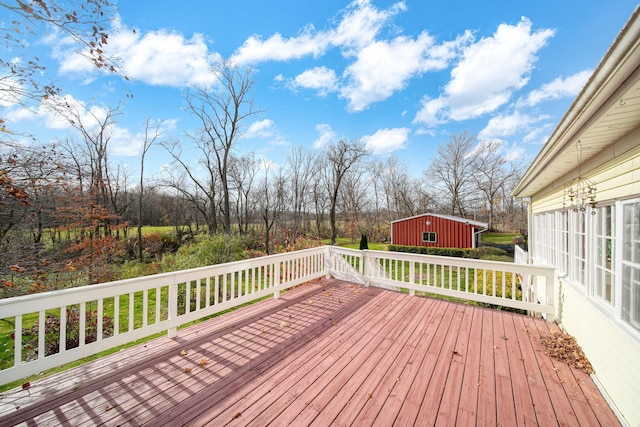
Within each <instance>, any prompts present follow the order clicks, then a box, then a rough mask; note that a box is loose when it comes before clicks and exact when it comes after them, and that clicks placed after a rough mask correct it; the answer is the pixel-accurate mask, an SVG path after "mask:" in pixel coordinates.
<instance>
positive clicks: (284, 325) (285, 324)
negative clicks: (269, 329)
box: [280, 321, 291, 328]
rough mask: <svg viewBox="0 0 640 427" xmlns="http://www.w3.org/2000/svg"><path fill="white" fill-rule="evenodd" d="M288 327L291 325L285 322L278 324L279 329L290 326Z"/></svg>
mask: <svg viewBox="0 0 640 427" xmlns="http://www.w3.org/2000/svg"><path fill="white" fill-rule="evenodd" d="M290 325H291V323H289V322H285V321H282V322H280V327H281V328H284V327H286V326H290Z"/></svg>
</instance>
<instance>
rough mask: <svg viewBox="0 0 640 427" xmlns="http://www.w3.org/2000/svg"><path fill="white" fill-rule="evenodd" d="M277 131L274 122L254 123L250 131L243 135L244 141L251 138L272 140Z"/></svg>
mask: <svg viewBox="0 0 640 427" xmlns="http://www.w3.org/2000/svg"><path fill="white" fill-rule="evenodd" d="M274 131H275V124H274V123H273V120H269V119H264V120H259V121H257V122H253V123H252V124H251V125H250V126H249V129H247V131H246V132H245V133H244V134H243V135H242V137H243V138H244V139H249V138H270V137H271V136H273V133H274Z"/></svg>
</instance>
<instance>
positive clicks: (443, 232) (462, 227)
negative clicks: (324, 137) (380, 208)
mask: <svg viewBox="0 0 640 427" xmlns="http://www.w3.org/2000/svg"><path fill="white" fill-rule="evenodd" d="M487 228H488V224H486V223H484V222H478V221H473V220H470V219H465V218H460V217H457V216H450V215H439V214H423V215H418V216H413V217H411V218H404V219H399V220H396V221H392V222H391V244H393V245H406V246H435V247H439V248H461V249H462V248H477V247H478V245H479V243H480V233H482V232H483V231H486V230H487Z"/></svg>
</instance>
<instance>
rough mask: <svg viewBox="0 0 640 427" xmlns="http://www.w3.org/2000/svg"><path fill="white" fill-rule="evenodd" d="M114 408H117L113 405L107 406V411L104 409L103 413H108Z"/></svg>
mask: <svg viewBox="0 0 640 427" xmlns="http://www.w3.org/2000/svg"><path fill="white" fill-rule="evenodd" d="M116 406H118V405H117V404H114V405H107V409H105V412H106V411H110V410H112V409H113V408H115V407H116Z"/></svg>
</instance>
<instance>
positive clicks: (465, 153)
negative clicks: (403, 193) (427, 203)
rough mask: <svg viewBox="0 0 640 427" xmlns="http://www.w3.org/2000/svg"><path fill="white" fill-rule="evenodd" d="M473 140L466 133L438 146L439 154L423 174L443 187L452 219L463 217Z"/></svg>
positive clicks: (469, 178)
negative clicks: (453, 217)
mask: <svg viewBox="0 0 640 427" xmlns="http://www.w3.org/2000/svg"><path fill="white" fill-rule="evenodd" d="M474 141H475V136H470V135H469V134H468V133H467V132H466V131H465V132H463V133H461V134H455V133H454V134H452V135H451V139H450V140H449V142H448V143H447V144H446V145H439V146H438V154H437V156H436V157H434V158H433V160H432V161H431V164H430V165H429V167H428V168H427V170H426V171H425V177H426V178H427V179H428V180H430V181H431V182H434V183H436V185H438V184H439V185H442V186H443V188H442V190H443V191H444V197H446V198H447V199H448V201H449V209H448V212H449V214H451V215H457V214H458V215H461V216H466V208H465V203H464V202H465V198H466V196H467V195H468V194H469V191H470V190H471V189H470V187H469V184H470V183H471V182H472V177H473V157H472V156H470V153H471V148H472V146H473V143H474Z"/></svg>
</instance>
